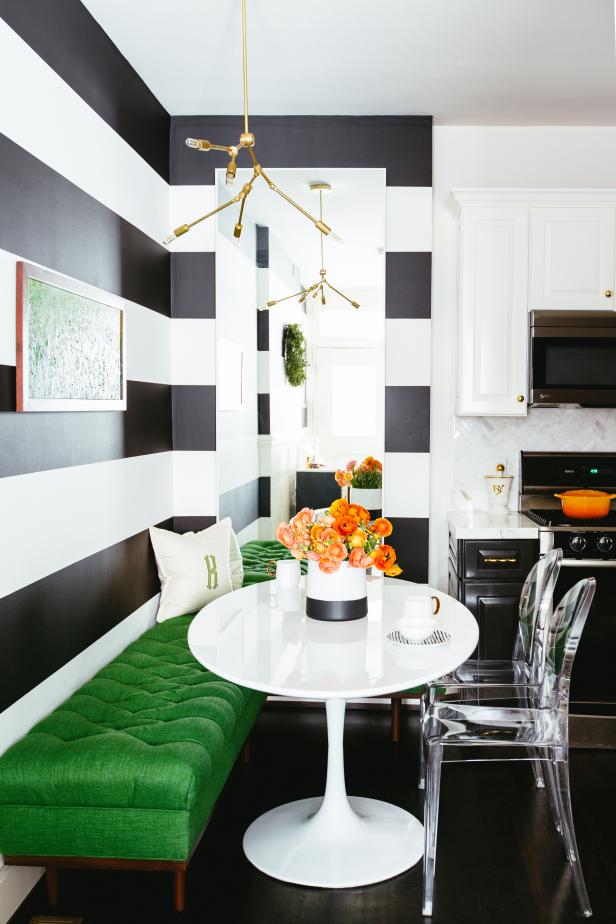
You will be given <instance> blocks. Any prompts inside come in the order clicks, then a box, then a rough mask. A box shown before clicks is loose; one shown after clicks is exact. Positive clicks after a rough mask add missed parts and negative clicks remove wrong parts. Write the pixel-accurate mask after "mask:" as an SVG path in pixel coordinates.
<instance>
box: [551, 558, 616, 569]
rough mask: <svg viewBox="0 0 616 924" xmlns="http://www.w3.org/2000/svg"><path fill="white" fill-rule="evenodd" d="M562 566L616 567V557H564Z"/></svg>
mask: <svg viewBox="0 0 616 924" xmlns="http://www.w3.org/2000/svg"><path fill="white" fill-rule="evenodd" d="M560 566H561V568H616V559H608V560H606V559H604V558H563V559H562V561H561V563H560Z"/></svg>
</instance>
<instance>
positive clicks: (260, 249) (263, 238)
mask: <svg viewBox="0 0 616 924" xmlns="http://www.w3.org/2000/svg"><path fill="white" fill-rule="evenodd" d="M257 267H258V268H259V269H269V228H268V227H267V225H257Z"/></svg>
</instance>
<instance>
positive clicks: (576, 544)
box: [569, 536, 586, 552]
mask: <svg viewBox="0 0 616 924" xmlns="http://www.w3.org/2000/svg"><path fill="white" fill-rule="evenodd" d="M569 548H570V549H571V551H572V552H583V551H584V549H585V548H586V539H585V538H584V536H572V537H571V539H570V540H569Z"/></svg>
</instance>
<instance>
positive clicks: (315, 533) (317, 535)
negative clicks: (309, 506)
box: [310, 523, 325, 542]
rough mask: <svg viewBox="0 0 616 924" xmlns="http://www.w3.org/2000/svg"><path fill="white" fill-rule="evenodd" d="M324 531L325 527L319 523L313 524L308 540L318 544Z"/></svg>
mask: <svg viewBox="0 0 616 924" xmlns="http://www.w3.org/2000/svg"><path fill="white" fill-rule="evenodd" d="M324 529H325V527H324V526H321V524H320V523H315V524H314V526H313V527H312V528H311V530H310V538H311V539H312V541H313V542H318V541H319V540H320V539H321V537H322V535H323V530H324Z"/></svg>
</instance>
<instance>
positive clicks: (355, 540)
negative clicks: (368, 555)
mask: <svg viewBox="0 0 616 924" xmlns="http://www.w3.org/2000/svg"><path fill="white" fill-rule="evenodd" d="M367 538H368V536H367V534H366V533H365V532H364V531H363V529H358V530H356V531H355V532H354V533H353V535H352V536H351V538H350V539H349V542H350V544H351V548H352V549H363V547H364V543H365V541H366V539H367Z"/></svg>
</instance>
